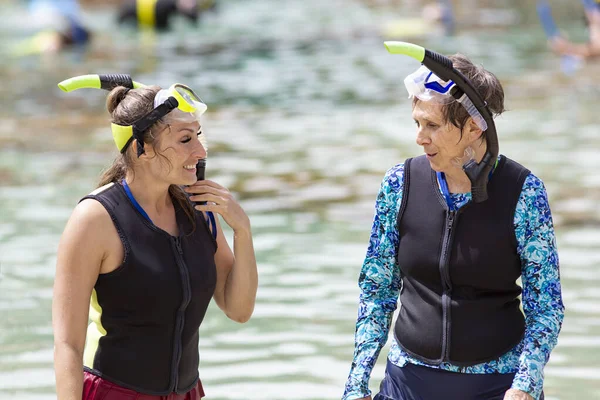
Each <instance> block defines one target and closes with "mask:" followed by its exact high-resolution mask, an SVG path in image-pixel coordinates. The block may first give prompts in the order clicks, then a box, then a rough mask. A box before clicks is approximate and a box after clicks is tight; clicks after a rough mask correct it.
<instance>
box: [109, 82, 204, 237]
mask: <svg viewBox="0 0 600 400" xmlns="http://www.w3.org/2000/svg"><path fill="white" fill-rule="evenodd" d="M159 90H160V87H158V86H147V87H143V88H138V89H131V90H129V89H127V88H125V87H123V86H117V87H116V88H114V89H113V90H112V91H111V92H110V93H109V94H108V98H107V99H106V108H107V110H108V112H109V113H110V115H111V122H112V123H114V124H119V125H132V124H133V123H134V122H135V121H137V120H138V119H140V118H142V117H143V116H144V115H146V114H148V113H149V112H150V111H152V110H153V109H154V97H156V94H157V93H158V91H159ZM166 127H168V125H166ZM164 129H165V124H164V122H162V121H160V120H159V121H158V122H156V123H155V124H154V125H152V126H151V127H150V129H148V130H147V131H146V132H144V144H150V145H152V146H153V147H154V152H155V154H156V155H157V156H158V157H161V159H162V160H165V161H166V162H167V163H169V160H168V159H167V158H166V157H165V156H164V155H163V154H161V153H160V152H158V148H159V145H160V139H161V135H160V132H161V131H164ZM134 157H135V154H134V150H133V146H131V145H129V146H128V148H127V149H126V150H125V152H123V153H121V154H119V155H118V156H117V157H116V158H115V160H114V161H113V163H112V165H111V166H110V167H108V168H107V169H106V170H105V171H103V173H102V176H101V177H100V182H99V183H98V187H101V186H104V185H106V184H108V183H111V182H115V183H117V182H119V181H121V180H122V179H124V178H125V175H126V173H127V172H128V171H133V170H132V168H133V167H132V166H133V160H134ZM169 167H172V165H170V163H169ZM169 194H170V195H171V197H172V198H173V199H174V200H175V201H177V203H178V204H179V205H180V206H181V208H182V209H183V210H184V212H185V214H186V215H187V217H188V218H189V219H190V221H191V222H192V225H193V227H194V229H195V227H196V218H195V211H194V208H193V207H192V204H191V203H190V201H189V200H188V196H187V194H186V193H185V192H184V191H183V189H182V188H181V187H179V186H177V185H171V186H169Z"/></svg>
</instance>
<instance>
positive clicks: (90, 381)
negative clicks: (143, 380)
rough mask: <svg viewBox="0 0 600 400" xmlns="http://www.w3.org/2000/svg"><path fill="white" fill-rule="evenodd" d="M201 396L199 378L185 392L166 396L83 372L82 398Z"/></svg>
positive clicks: (176, 399)
mask: <svg viewBox="0 0 600 400" xmlns="http://www.w3.org/2000/svg"><path fill="white" fill-rule="evenodd" d="M202 397H204V390H203V389H202V383H201V382H200V380H198V384H197V385H196V386H195V387H194V388H193V389H192V390H190V391H189V392H187V393H184V394H177V393H171V394H169V395H166V396H155V395H151V394H143V393H139V392H136V391H135V390H131V389H126V388H124V387H122V386H119V385H116V384H114V383H112V382H109V381H107V380H106V379H102V378H100V377H99V376H96V375H94V374H91V373H89V372H87V371H84V373H83V398H82V400H200V399H201V398H202Z"/></svg>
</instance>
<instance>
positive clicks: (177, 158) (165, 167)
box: [142, 121, 206, 185]
mask: <svg viewBox="0 0 600 400" xmlns="http://www.w3.org/2000/svg"><path fill="white" fill-rule="evenodd" d="M201 135H202V129H201V127H200V124H199V123H198V122H197V121H194V122H182V121H171V122H170V123H169V124H167V125H166V126H164V125H163V128H162V131H161V132H160V133H158V136H159V137H158V140H157V141H156V142H155V146H158V151H156V150H155V149H154V148H153V146H148V147H149V148H148V149H147V151H146V153H147V154H146V156H147V160H148V162H149V163H150V170H151V171H152V174H153V175H155V177H156V178H157V179H161V180H163V181H166V182H168V183H169V184H171V185H192V184H194V183H196V180H197V179H196V163H197V162H198V160H201V159H204V158H206V149H205V148H204V146H203V145H202V143H201V142H200V136H201ZM142 157H144V156H142Z"/></svg>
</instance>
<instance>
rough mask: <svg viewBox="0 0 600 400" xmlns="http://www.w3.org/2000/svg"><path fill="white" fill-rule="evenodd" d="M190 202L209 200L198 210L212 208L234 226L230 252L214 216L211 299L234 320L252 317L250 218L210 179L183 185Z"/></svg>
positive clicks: (254, 272) (255, 285) (254, 275)
mask: <svg viewBox="0 0 600 400" xmlns="http://www.w3.org/2000/svg"><path fill="white" fill-rule="evenodd" d="M186 191H188V192H189V193H192V194H198V195H195V196H192V197H190V200H192V201H208V202H209V203H208V204H206V205H200V206H196V209H197V210H199V211H212V212H215V213H218V214H219V215H221V217H223V219H224V220H225V222H226V223H227V225H229V226H230V227H231V228H232V229H233V252H232V251H231V248H230V247H229V244H228V243H227V240H226V239H225V236H224V234H223V230H222V229H221V226H220V224H219V222H218V218H217V231H218V232H217V245H218V246H219V249H218V250H217V253H216V254H215V263H216V265H217V286H216V288H215V294H214V299H215V301H216V303H217V305H218V306H219V308H221V309H222V310H223V311H224V312H225V314H226V315H227V316H228V317H229V318H231V319H232V320H234V321H237V322H242V323H243V322H246V321H248V320H249V319H250V317H251V316H252V312H253V311H254V303H255V300H256V290H257V288H258V272H257V268H256V257H255V254H254V245H253V243H252V231H251V229H250V220H249V219H248V216H247V215H246V213H245V212H244V210H243V209H242V207H241V206H240V205H239V204H238V203H237V202H236V201H235V199H234V198H233V196H232V195H231V193H230V192H229V191H228V190H227V189H226V188H224V187H223V186H221V185H219V184H217V183H215V182H213V181H210V180H203V181H198V182H197V183H196V184H194V185H192V186H189V187H187V188H186Z"/></svg>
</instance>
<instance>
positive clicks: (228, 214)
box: [185, 180, 250, 232]
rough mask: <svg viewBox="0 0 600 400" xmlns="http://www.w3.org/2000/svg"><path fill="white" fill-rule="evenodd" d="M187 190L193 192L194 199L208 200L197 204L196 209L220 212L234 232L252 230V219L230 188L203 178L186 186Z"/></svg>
mask: <svg viewBox="0 0 600 400" xmlns="http://www.w3.org/2000/svg"><path fill="white" fill-rule="evenodd" d="M185 191H186V192H188V193H190V194H192V196H191V197H190V200H192V201H196V202H200V201H206V202H208V204H205V205H197V206H195V208H196V210H198V211H205V212H206V211H212V212H216V213H218V214H220V215H221V217H223V219H224V220H225V222H226V223H227V225H229V226H230V227H231V229H233V231H234V232H250V219H249V218H248V216H247V215H246V213H245V212H244V210H243V209H242V207H241V206H240V205H239V204H238V202H237V201H236V200H235V199H234V198H233V195H232V194H231V193H230V192H229V190H227V189H226V188H224V187H223V186H221V185H219V184H218V183H216V182H213V181H211V180H202V181H198V182H196V183H195V184H193V185H191V186H188V187H186V188H185Z"/></svg>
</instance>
